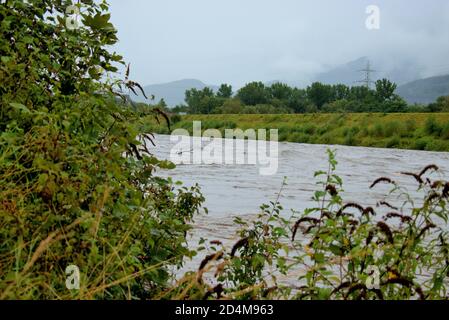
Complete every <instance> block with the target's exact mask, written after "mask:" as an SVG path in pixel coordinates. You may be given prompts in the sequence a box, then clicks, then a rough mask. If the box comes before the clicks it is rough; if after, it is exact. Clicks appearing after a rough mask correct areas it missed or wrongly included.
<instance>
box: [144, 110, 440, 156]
mask: <svg viewBox="0 0 449 320" xmlns="http://www.w3.org/2000/svg"><path fill="white" fill-rule="evenodd" d="M192 121H201V127H202V130H207V129H219V130H220V131H222V132H224V130H225V129H235V128H240V129H242V130H246V129H250V128H252V129H278V130H279V140H280V141H285V142H297V143H310V144H336V145H347V146H361V147H378V148H397V149H410V150H427V151H446V152H448V151H449V113H435V114H428V113H392V114H382V113H353V114H284V115H259V114H254V115H227V114H219V115H184V116H177V115H175V116H173V117H172V125H171V129H172V130H173V129H177V128H184V129H187V130H188V131H189V132H192ZM152 127H153V130H154V132H156V133H160V134H168V133H169V130H168V128H167V127H166V125H165V124H163V123H161V124H160V125H158V124H156V123H154V125H152Z"/></svg>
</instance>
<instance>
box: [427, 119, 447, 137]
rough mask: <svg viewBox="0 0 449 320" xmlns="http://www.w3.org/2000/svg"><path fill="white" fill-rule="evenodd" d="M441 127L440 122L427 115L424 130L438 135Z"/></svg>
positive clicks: (429, 133)
mask: <svg viewBox="0 0 449 320" xmlns="http://www.w3.org/2000/svg"><path fill="white" fill-rule="evenodd" d="M442 130H443V128H442V127H441V126H440V124H439V123H438V122H437V121H436V120H435V118H434V117H429V118H428V119H427V121H426V124H425V132H426V133H427V134H428V135H434V136H439V135H440V134H441V132H442Z"/></svg>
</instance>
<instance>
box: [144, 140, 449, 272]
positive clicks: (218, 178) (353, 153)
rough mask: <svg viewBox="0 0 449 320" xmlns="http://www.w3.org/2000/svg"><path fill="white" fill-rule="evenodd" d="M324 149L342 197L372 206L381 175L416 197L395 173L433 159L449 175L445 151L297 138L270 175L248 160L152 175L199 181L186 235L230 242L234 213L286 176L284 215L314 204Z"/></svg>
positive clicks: (264, 196) (268, 195)
mask: <svg viewBox="0 0 449 320" xmlns="http://www.w3.org/2000/svg"><path fill="white" fill-rule="evenodd" d="M223 141H224V140H223ZM155 142H156V147H155V148H153V150H154V152H155V155H156V156H158V157H159V158H161V159H168V160H169V159H170V152H171V151H172V150H173V148H176V146H175V143H173V142H170V137H169V136H164V135H157V136H156V141H155ZM328 148H331V149H335V150H336V155H337V160H338V162H339V164H338V167H337V171H336V174H338V175H339V176H340V177H341V178H342V179H343V181H344V190H345V192H344V195H343V198H344V199H345V201H346V202H348V201H357V202H359V203H361V204H363V205H370V206H375V205H376V203H377V202H378V201H380V200H382V199H383V197H384V196H385V195H386V194H387V193H388V191H389V187H387V186H381V187H379V188H375V190H370V189H369V186H370V184H371V183H372V182H373V181H374V180H375V179H376V178H378V177H381V176H388V177H392V178H393V179H394V180H395V181H397V182H398V183H399V184H401V185H402V186H404V187H406V188H407V189H408V190H409V191H410V192H411V194H412V196H416V200H417V201H419V199H418V196H417V193H416V183H415V182H414V180H413V178H411V177H408V176H404V175H401V174H400V172H401V171H409V172H419V171H420V170H421V169H422V168H423V167H425V166H426V165H429V164H436V165H438V166H439V167H440V169H441V170H440V172H439V173H435V174H434V176H433V177H434V178H435V179H437V178H439V179H443V180H444V179H445V180H449V153H447V152H443V153H438V152H424V151H410V150H397V149H378V148H364V147H347V146H324V145H309V144H297V143H279V148H278V170H277V173H276V174H274V175H270V176H262V175H260V172H259V166H258V165H248V164H247V165H237V164H230V165H229V164H228V165H224V164H221V165H219V164H210V165H207V164H181V165H178V166H177V167H176V169H174V170H169V171H159V172H158V173H157V174H158V175H160V176H171V177H173V179H174V180H175V181H176V180H180V181H182V182H183V183H184V185H185V186H190V185H193V184H195V183H198V184H199V185H200V187H201V189H202V193H203V194H204V196H205V198H206V202H205V207H207V208H208V210H209V214H208V215H204V214H202V215H200V216H199V217H197V219H196V223H195V229H194V231H193V232H192V233H191V235H190V238H189V243H190V245H191V246H195V245H197V243H198V240H199V239H200V238H201V237H203V238H206V239H209V240H220V241H223V242H224V243H225V244H226V245H227V246H228V247H229V246H232V244H233V243H234V241H235V240H236V239H237V237H236V234H235V232H236V227H235V226H234V224H233V219H234V217H236V216H240V217H243V218H247V219H251V218H252V217H254V216H255V215H256V214H257V213H258V212H259V207H260V205H262V204H264V203H268V202H269V201H275V200H276V198H277V195H278V192H279V189H280V187H281V185H282V181H283V179H284V177H287V185H286V186H285V187H284V189H283V191H282V193H281V195H280V203H281V204H282V206H283V207H284V212H285V214H286V215H288V216H289V215H291V210H292V209H293V210H296V211H301V210H303V209H305V208H307V207H311V206H313V205H314V203H313V201H312V200H311V197H312V195H313V193H314V191H315V190H317V186H316V184H315V179H314V172H315V171H317V170H327V168H328V163H327V154H326V149H328ZM183 152H190V150H184V151H183ZM194 262H195V261H194ZM192 263H193V262H192Z"/></svg>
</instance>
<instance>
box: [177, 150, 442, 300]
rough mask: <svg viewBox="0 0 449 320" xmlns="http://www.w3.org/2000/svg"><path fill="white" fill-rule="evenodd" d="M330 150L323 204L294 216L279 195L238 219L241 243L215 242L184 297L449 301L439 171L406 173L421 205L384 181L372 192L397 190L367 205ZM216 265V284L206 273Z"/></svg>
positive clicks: (318, 197)
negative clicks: (349, 187) (352, 194)
mask: <svg viewBox="0 0 449 320" xmlns="http://www.w3.org/2000/svg"><path fill="white" fill-rule="evenodd" d="M328 155H329V167H328V169H327V170H326V171H317V172H316V173H315V177H316V178H317V179H318V181H317V185H318V186H319V189H318V190H317V191H316V192H315V193H314V196H313V200H315V202H316V206H315V207H313V208H309V209H306V210H304V211H302V212H294V213H293V215H292V217H291V218H290V219H286V218H285V214H284V215H283V214H282V207H281V206H280V204H279V196H278V199H277V200H276V202H272V203H271V204H270V205H265V206H262V207H261V211H262V213H261V214H260V215H259V216H258V217H257V218H256V219H254V221H253V222H251V221H242V219H236V223H237V225H239V226H240V227H241V231H240V232H239V237H240V240H239V241H237V242H236V243H235V244H234V246H233V247H232V249H231V250H227V249H226V248H224V247H223V246H222V245H221V244H220V243H218V246H219V247H218V248H216V247H212V248H211V249H210V250H211V251H210V252H209V254H208V255H207V256H206V258H205V259H204V260H203V261H202V263H201V265H200V268H199V271H198V273H196V274H194V275H195V280H194V281H193V283H192V282H191V283H190V284H191V285H190V286H186V285H185V283H183V285H182V286H181V287H182V288H183V291H182V292H183V295H182V298H184V299H189V298H194V299H199V298H203V299H209V298H239V299H266V298H278V299H300V300H304V299H307V300H326V299H332V300H359V299H366V300H372V299H379V300H398V299H429V300H437V299H447V297H448V291H447V289H448V285H449V282H448V276H449V234H448V232H447V227H448V225H447V223H448V215H449V211H448V201H449V182H446V181H441V180H438V179H433V177H434V176H435V172H438V171H439V168H438V167H437V166H435V165H429V166H427V167H426V168H423V170H422V171H420V172H418V173H410V172H403V173H402V174H403V175H406V176H409V177H410V179H414V180H415V181H416V183H417V192H418V193H419V194H420V195H421V196H422V199H420V200H419V201H417V202H415V201H414V200H413V199H415V198H412V197H411V196H410V193H409V190H406V189H405V188H403V187H401V186H400V185H398V184H396V182H395V181H394V180H393V179H391V178H389V177H381V178H379V179H376V180H375V181H374V182H373V183H372V185H371V186H370V189H374V188H376V189H377V188H381V187H382V185H389V186H391V191H390V192H389V193H388V194H386V195H385V197H383V198H381V199H379V202H378V203H377V204H376V206H366V205H365V206H364V205H362V204H359V203H356V202H353V201H351V202H346V201H344V199H343V197H342V194H343V181H342V179H341V178H340V177H339V176H338V175H336V174H335V170H336V166H337V161H336V158H335V153H334V152H333V151H331V150H328ZM281 193H282V189H281V191H280V194H281ZM207 271H209V272H211V273H212V274H214V277H213V278H215V282H213V283H212V282H208V280H205V279H204V278H203V274H204V273H205V272H207ZM281 275H284V276H285V277H284V278H287V279H289V281H288V283H285V282H283V281H281V280H280V277H279V276H281ZM190 276H192V274H190ZM187 279H192V278H189V277H187V278H185V281H188V280H187ZM178 298H180V296H178Z"/></svg>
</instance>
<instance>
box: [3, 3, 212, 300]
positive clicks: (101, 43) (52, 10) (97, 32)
mask: <svg viewBox="0 0 449 320" xmlns="http://www.w3.org/2000/svg"><path fill="white" fill-rule="evenodd" d="M82 3H83V9H85V10H83V12H84V14H83V16H84V26H82V27H81V28H80V29H78V30H68V29H67V28H66V26H65V19H57V20H54V17H56V16H60V17H63V16H64V15H65V12H66V6H67V5H63V6H61V3H60V1H56V0H54V1H53V0H50V1H45V2H42V1H41V2H40V5H39V6H36V5H32V4H28V3H25V2H24V1H7V2H2V4H1V6H0V17H2V23H1V24H0V33H1V34H2V37H1V38H0V39H1V40H0V56H1V57H2V66H1V68H0V78H1V79H2V86H1V88H0V90H1V100H0V109H1V110H2V111H1V113H0V154H1V156H0V199H1V201H0V216H1V217H2V220H1V226H0V261H1V263H0V298H2V299H61V298H62V299H68V298H73V299H95V298H103V299H120V298H121V299H125V298H126V299H131V298H145V299H146V298H152V297H155V296H156V295H157V294H159V293H160V292H161V290H164V288H166V287H167V286H168V285H169V283H170V282H171V279H172V276H171V269H172V268H173V267H180V266H181V265H182V263H183V259H184V257H186V256H191V255H192V253H191V252H190V251H189V250H188V249H187V248H186V247H185V240H186V238H185V233H186V232H187V231H188V230H189V229H190V223H191V222H192V219H193V216H194V214H195V213H196V212H197V211H198V210H199V209H200V206H201V203H202V201H203V200H204V199H203V198H202V196H201V194H200V193H199V190H198V188H197V187H193V188H191V189H186V188H182V189H179V188H178V189H175V188H174V185H173V183H172V182H171V180H169V179H167V180H166V179H161V178H158V177H155V176H153V172H154V171H155V170H156V169H170V168H173V165H172V164H171V163H169V162H166V161H159V160H158V159H156V158H154V157H152V156H151V152H150V151H149V150H148V149H147V147H146V145H145V142H144V139H145V140H146V142H149V140H151V139H152V137H151V136H150V135H149V133H150V130H149V127H150V125H151V122H150V121H147V120H148V119H146V117H153V114H151V113H150V114H144V113H143V112H144V111H143V110H139V111H136V110H137V109H136V108H135V107H134V105H133V104H131V103H129V101H128V100H127V99H126V97H123V96H122V95H121V92H122V91H121V90H119V89H118V87H115V86H114V87H113V86H111V85H109V84H107V83H104V82H101V81H100V80H101V79H102V75H101V70H100V69H99V67H101V68H103V70H105V71H107V72H109V74H112V73H113V72H115V71H116V68H115V67H113V64H114V63H117V62H118V63H123V62H122V60H121V57H120V56H118V55H116V54H110V53H108V51H106V50H105V47H106V46H110V45H113V44H114V43H115V42H116V36H115V34H116V31H115V29H114V28H113V26H112V24H111V23H110V22H109V15H108V14H107V11H106V10H107V5H106V4H104V3H103V4H102V5H97V4H96V2H91V1H83V2H82ZM49 35H51V36H49ZM42 48H45V50H43V49H42ZM86 48H88V49H89V50H86ZM127 74H128V72H127ZM113 83H117V84H119V85H120V86H121V88H129V89H130V90H138V86H135V83H133V82H131V81H128V80H127V79H125V80H119V79H116V80H114V82H113ZM114 92H115V94H114ZM122 98H123V99H122ZM148 112H151V111H148ZM69 265H75V266H77V267H78V269H79V271H80V274H81V279H80V280H81V281H80V290H73V291H70V290H68V289H67V288H66V278H67V275H66V273H65V270H66V268H67V267H68V266H69Z"/></svg>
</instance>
